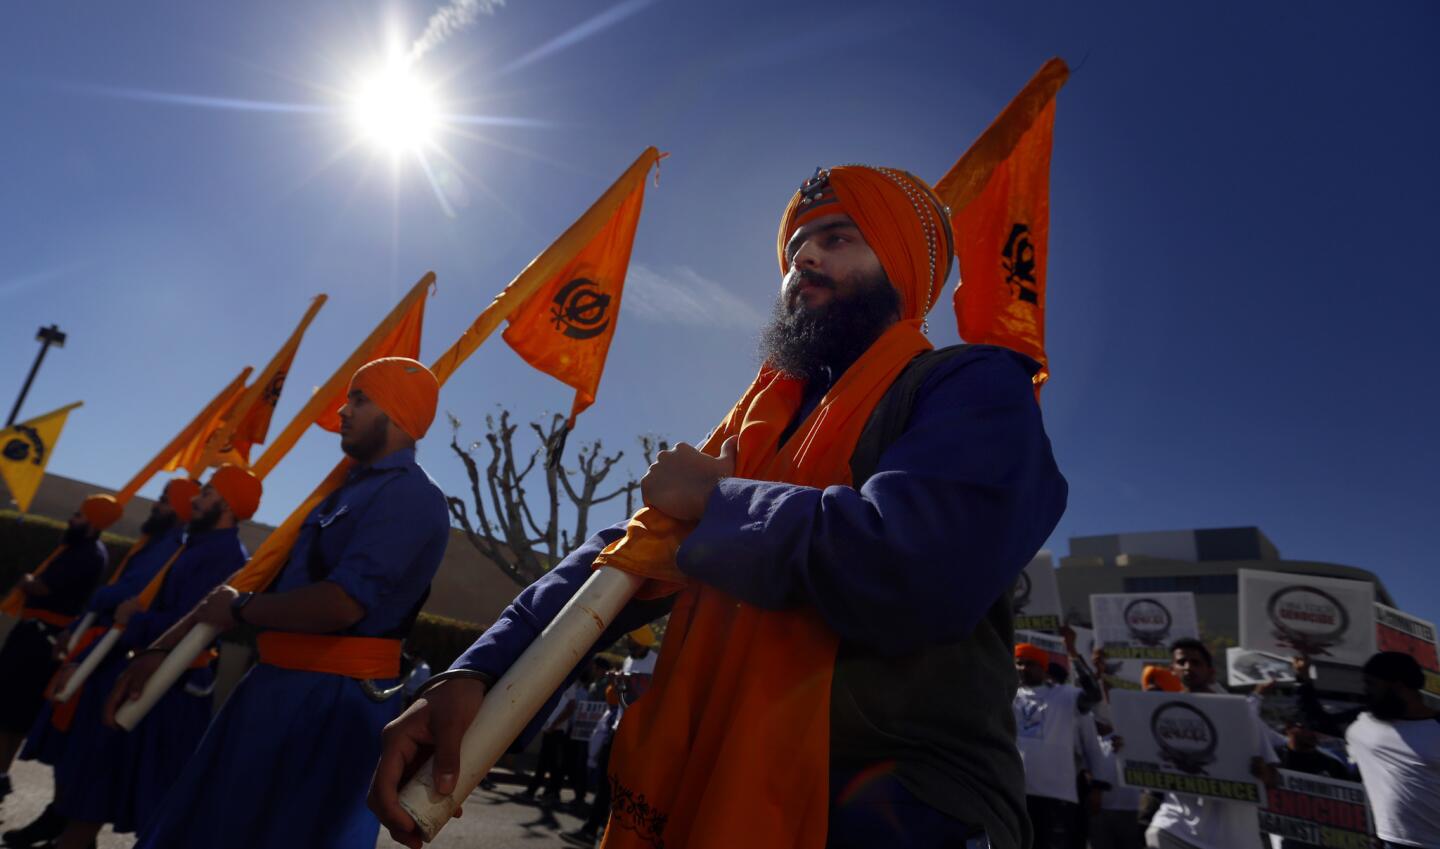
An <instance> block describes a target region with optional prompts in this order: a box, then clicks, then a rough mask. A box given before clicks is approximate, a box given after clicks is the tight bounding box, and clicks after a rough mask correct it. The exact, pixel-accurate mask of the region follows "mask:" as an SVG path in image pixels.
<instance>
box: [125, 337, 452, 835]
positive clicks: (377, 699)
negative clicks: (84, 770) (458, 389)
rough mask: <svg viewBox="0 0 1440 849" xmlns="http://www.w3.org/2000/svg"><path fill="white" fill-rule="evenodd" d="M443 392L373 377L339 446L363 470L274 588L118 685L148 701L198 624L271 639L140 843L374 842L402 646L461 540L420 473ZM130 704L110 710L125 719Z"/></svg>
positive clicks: (396, 361)
mask: <svg viewBox="0 0 1440 849" xmlns="http://www.w3.org/2000/svg"><path fill="white" fill-rule="evenodd" d="M438 395H439V386H438V383H437V382H436V380H435V376H434V375H433V374H432V373H431V372H430V370H429V369H427V368H425V366H424V365H422V364H420V363H418V362H416V361H414V360H410V359H405V358H400V357H387V358H384V359H380V360H376V361H373V362H371V363H368V364H366V365H365V366H363V367H361V368H360V369H359V370H358V371H357V372H356V373H355V376H354V378H353V379H352V381H351V383H350V389H349V393H348V395H347V401H346V405H345V406H344V407H342V408H341V410H340V421H341V426H340V447H341V448H342V449H343V450H344V451H345V453H347V454H349V455H350V456H351V457H352V458H354V460H355V461H356V465H355V466H354V468H352V469H351V471H350V474H349V476H348V478H347V479H346V482H345V483H344V485H343V486H341V487H340V488H339V489H338V490H336V491H335V492H334V493H332V494H331V495H330V496H329V497H327V498H326V499H325V500H324V501H322V502H321V503H320V504H319V505H318V506H317V507H316V508H315V509H314V510H312V511H311V512H310V514H309V515H308V516H307V517H306V519H305V522H304V525H303V527H302V528H301V530H300V535H299V538H298V539H297V540H296V542H295V545H294V547H293V548H292V549H291V550H290V552H289V558H288V560H287V562H286V563H285V565H284V568H283V570H282V571H281V573H280V576H279V578H278V579H277V580H276V582H275V584H274V585H273V586H272V587H271V588H270V590H269V591H267V592H265V593H257V594H250V593H245V594H241V593H239V592H237V591H236V590H235V589H234V588H233V587H230V586H221V587H219V588H217V589H216V590H215V591H214V592H212V593H211V594H210V595H209V596H208V597H206V598H205V600H204V601H203V602H201V604H200V605H199V606H198V607H196V608H195V609H194V610H192V611H191V612H190V614H189V615H188V616H187V617H186V618H185V619H184V620H182V621H181V622H180V624H179V625H177V626H176V627H174V628H172V629H171V630H170V631H169V632H167V633H166V634H165V635H164V636H162V637H161V638H160V639H159V640H158V641H157V642H156V643H155V647H156V648H158V649H159V650H161V651H155V652H149V653H146V654H143V655H140V656H139V657H137V658H136V660H135V663H134V664H133V665H132V666H131V667H130V669H129V670H128V671H127V672H126V674H125V676H124V677H123V678H122V680H121V681H120V683H119V684H118V685H117V690H116V693H117V697H118V698H138V696H139V695H140V693H141V692H142V691H143V689H144V683H145V680H146V679H147V678H148V677H149V676H150V675H152V674H153V673H154V671H155V669H156V668H157V667H158V666H159V658H160V655H161V652H163V650H165V649H168V648H170V647H172V646H173V645H174V644H175V643H177V642H179V640H180V639H181V638H182V637H183V636H184V635H185V633H187V632H188V631H189V630H190V628H191V627H192V626H194V625H195V624H198V623H208V624H211V625H213V626H215V627H217V628H219V629H220V630H222V631H225V630H229V629H231V628H234V627H236V626H237V625H238V624H241V623H244V624H248V625H250V626H252V627H254V628H257V629H259V630H260V634H259V637H258V638H257V641H256V642H257V645H258V648H259V653H260V662H259V664H258V665H257V666H255V667H254V668H253V669H251V670H250V672H249V674H248V675H246V677H245V678H244V680H242V681H241V682H240V684H239V685H238V686H237V687H236V689H235V692H234V693H232V694H231V696H230V698H229V700H228V701H227V702H226V703H225V707H224V708H223V709H222V710H221V711H220V713H219V714H217V715H216V717H215V720H214V722H212V723H211V725H210V728H209V730H208V731H206V733H205V737H204V739H203V740H202V741H201V742H200V747H199V748H198V749H197V750H196V751H195V754H194V756H193V757H191V759H190V762H189V763H188V764H187V765H186V767H185V771H184V773H183V774H182V776H181V777H180V779H179V781H178V782H177V783H176V785H175V787H174V789H173V791H172V792H171V793H170V795H169V796H168V797H167V798H166V801H165V804H164V806H163V807H162V809H161V810H160V812H159V814H158V815H157V816H156V818H155V821H154V822H153V823H152V824H151V825H150V826H148V827H147V828H146V829H145V830H144V831H142V832H141V834H140V840H139V842H138V843H137V846H138V847H144V849H160V848H161V847H164V849H188V847H194V846H205V847H209V849H240V847H244V849H269V848H270V847H291V846H305V847H355V846H374V845H375V838H376V835H377V833H378V831H379V823H377V822H376V820H375V818H374V817H373V816H372V815H371V814H370V812H369V811H368V810H366V808H365V787H366V785H367V783H368V782H369V780H370V773H371V770H372V769H373V767H374V764H375V760H376V758H378V757H379V745H380V730H381V728H382V727H383V726H384V725H385V723H386V722H388V721H389V720H390V719H392V718H394V716H395V715H396V714H397V713H398V712H399V710H400V707H401V705H400V701H401V700H400V695H399V692H400V690H401V689H402V686H401V685H402V684H403V682H402V680H401V678H400V648H401V641H402V639H403V638H404V637H405V636H406V634H407V633H408V632H409V630H410V627H411V625H413V623H414V621H415V618H416V616H417V615H418V614H419V612H420V607H421V605H422V604H423V603H424V601H425V598H426V596H427V594H428V590H429V586H430V581H431V579H432V578H433V577H434V575H435V571H436V569H438V568H439V566H440V559H441V557H442V556H443V555H444V553H445V544H446V542H447V541H448V539H449V518H448V513H447V511H446V506H445V496H444V494H443V493H442V492H441V491H440V488H439V487H437V486H436V485H435V483H434V481H432V480H431V479H430V476H429V475H427V474H426V473H425V471H424V470H423V469H421V468H420V466H419V465H418V464H417V463H416V462H415V443H416V441H418V440H419V439H420V438H421V437H423V436H424V435H425V432H426V430H428V429H429V427H430V423H431V422H432V421H433V420H434V417H435V408H436V402H437V399H438ZM118 706H119V703H118V699H112V701H111V704H110V706H109V708H110V711H111V715H112V716H113V713H114V710H115V709H116V708H117V707H118ZM317 769H320V770H321V772H320V773H317V772H316V770H317Z"/></svg>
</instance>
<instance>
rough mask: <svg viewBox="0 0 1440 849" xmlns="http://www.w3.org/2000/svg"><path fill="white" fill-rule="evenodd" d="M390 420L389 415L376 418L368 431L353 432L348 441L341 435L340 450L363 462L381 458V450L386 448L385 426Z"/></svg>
mask: <svg viewBox="0 0 1440 849" xmlns="http://www.w3.org/2000/svg"><path fill="white" fill-rule="evenodd" d="M389 422H390V419H389V417H382V418H378V419H376V420H375V426H374V427H372V428H371V429H370V431H369V432H368V433H351V434H350V441H349V442H348V443H347V442H346V441H345V438H344V437H341V438H340V450H341V451H344V452H345V453H346V454H349V455H350V456H351V457H352V458H354V459H355V461H356V462H358V463H362V464H363V463H369V462H371V461H372V460H378V459H380V452H381V451H384V450H385V426H386V425H387V424H389Z"/></svg>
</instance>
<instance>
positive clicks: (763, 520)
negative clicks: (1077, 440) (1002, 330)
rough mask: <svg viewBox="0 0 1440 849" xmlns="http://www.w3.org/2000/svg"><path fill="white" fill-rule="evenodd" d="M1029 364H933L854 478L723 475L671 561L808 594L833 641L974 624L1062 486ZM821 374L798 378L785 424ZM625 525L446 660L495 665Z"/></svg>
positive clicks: (946, 635) (660, 604) (688, 569)
mask: <svg viewBox="0 0 1440 849" xmlns="http://www.w3.org/2000/svg"><path fill="white" fill-rule="evenodd" d="M1034 368H1035V364H1034V363H1033V361H1030V360H1028V359H1027V358H1025V357H1022V356H1020V355H1018V354H1015V353H1013V352H1010V351H1006V350H1004V349H1001V348H994V347H989V346H980V345H977V346H971V347H970V348H969V350H968V351H967V352H965V353H964V354H963V355H960V356H955V357H952V358H950V359H948V360H946V361H945V362H944V363H943V364H941V365H939V366H937V367H936V368H934V369H933V370H932V371H931V372H930V374H929V375H928V376H927V377H926V379H925V380H924V382H923V383H922V384H921V386H920V387H919V390H918V392H917V394H916V399H915V405H914V407H913V410H912V412H911V415H910V418H909V420H908V423H907V425H906V428H905V430H904V432H903V433H902V434H901V435H900V436H899V437H898V438H897V439H896V440H895V441H894V442H893V443H891V444H890V445H889V447H888V448H887V449H886V450H885V451H884V453H883V454H882V455H881V457H880V460H879V462H878V464H877V465H876V468H875V471H874V472H873V474H872V475H871V476H870V478H869V479H868V480H866V481H865V482H864V483H863V484H862V485H861V486H860V487H859V488H856V487H850V486H829V487H824V488H819V487H809V486H799V485H796V484H789V483H776V482H772V481H760V480H746V479H742V478H728V479H725V480H723V481H721V482H720V484H719V485H718V486H717V487H716V488H715V491H714V492H713V493H712V495H711V496H710V499H709V501H708V502H707V504H706V506H705V512H704V514H703V515H702V517H701V519H700V521H699V523H698V524H697V525H696V527H695V529H694V531H692V532H691V534H690V535H689V536H688V537H687V538H686V539H685V542H684V543H683V544H682V545H681V546H680V550H679V552H678V553H677V555H676V565H677V566H678V567H679V568H680V570H681V571H682V572H684V573H685V574H687V575H689V576H690V577H692V578H694V579H696V580H699V581H703V582H704V583H706V584H709V585H711V586H715V587H718V588H719V589H721V590H722V591H724V592H726V593H728V594H730V595H733V596H734V597H736V598H737V599H739V600H741V601H744V602H746V603H749V604H753V605H755V606H757V607H761V608H766V609H782V608H791V607H795V606H798V605H808V606H810V607H813V608H814V609H815V610H817V611H818V612H819V613H820V615H821V616H822V617H824V619H825V621H826V623H827V624H829V625H830V626H831V627H832V628H833V629H834V630H835V632H836V633H837V634H838V636H839V637H840V639H841V640H842V641H845V642H849V643H854V644H857V645H862V646H865V647H867V649H869V650H872V651H875V652H878V653H888V654H895V655H900V654H903V653H906V652H910V651H914V650H917V649H918V648H920V647H924V646H930V645H941V644H945V643H947V642H952V641H954V640H956V639H959V638H962V637H964V636H966V635H968V634H970V633H971V632H972V631H974V629H975V627H976V625H977V624H978V623H979V622H980V620H981V619H982V618H983V617H984V616H985V615H986V613H987V612H988V611H989V610H990V608H991V606H992V605H993V604H994V603H995V602H996V600H997V599H998V598H1000V596H1001V595H1003V594H1004V593H1005V592H1006V591H1008V590H1009V588H1010V587H1011V586H1013V584H1014V582H1015V580H1016V579H1017V577H1018V576H1019V574H1020V572H1021V571H1022V570H1023V569H1024V568H1025V565H1026V563H1028V562H1029V560H1030V558H1031V557H1032V556H1033V555H1034V554H1035V552H1036V551H1037V550H1038V549H1039V548H1040V546H1041V545H1043V544H1044V542H1045V539H1046V538H1047V537H1048V536H1049V534H1050V532H1051V531H1052V530H1053V529H1054V528H1055V525H1056V523H1057V522H1058V521H1059V519H1060V516H1061V514H1062V513H1063V512H1064V509H1065V502H1066V498H1067V494H1068V487H1067V484H1066V482H1065V479H1064V478H1063V477H1062V476H1061V474H1060V471H1059V469H1058V468H1057V467H1056V464H1055V460H1054V457H1053V455H1052V452H1051V449H1050V442H1049V439H1048V438H1047V437H1046V435H1045V431H1044V427H1043V424H1042V421H1041V417H1040V411H1039V408H1038V407H1037V406H1036V405H1035V403H1034V400H1033V394H1032V393H1033V389H1032V387H1031V383H1030V375H1031V374H1032V373H1033V371H1034ZM828 386H829V384H828V383H825V382H820V381H816V382H815V383H813V384H812V385H811V386H808V387H807V391H806V395H805V399H804V403H803V404H802V406H801V408H800V409H799V410H798V411H797V413H796V415H795V418H794V419H793V420H792V424H791V430H792V431H793V429H794V428H795V426H796V424H798V423H799V422H800V421H802V420H803V419H804V418H805V416H806V415H807V414H808V413H809V412H810V410H812V409H814V407H815V405H816V404H817V403H818V401H819V400H820V399H821V397H822V396H823V394H824V392H825V390H826V389H828ZM623 533H624V525H623V524H622V525H616V526H614V527H611V528H607V529H605V530H603V531H601V532H600V533H598V534H596V535H595V536H594V537H592V538H591V539H590V540H588V541H587V542H586V543H585V544H584V545H582V546H581V547H580V548H578V549H577V550H576V551H574V552H573V553H572V554H571V555H570V556H569V557H567V558H565V559H564V560H563V561H562V562H561V563H560V564H559V565H558V566H556V567H555V568H554V569H552V570H550V571H549V572H547V573H546V574H545V576H544V577H542V578H540V579H539V580H538V581H536V582H535V583H534V584H532V585H531V586H530V587H528V588H527V589H525V590H524V591H523V592H521V593H520V595H519V596H518V597H516V599H515V601H514V602H513V603H512V604H511V605H510V606H509V607H508V608H506V610H505V612H504V613H502V614H501V615H500V618H499V619H498V620H497V621H496V622H495V624H494V625H492V626H491V627H490V628H489V629H487V630H486V632H485V633H484V634H482V635H481V636H480V638H479V639H478V640H476V642H475V644H474V645H472V646H471V647H470V649H469V650H467V651H466V652H465V654H463V655H461V657H460V658H459V659H458V660H456V661H455V663H454V665H453V666H452V667H451V668H453V669H469V670H473V671H477V672H482V673H484V674H486V675H489V676H492V677H496V678H498V677H499V676H500V675H501V674H503V673H504V672H505V670H506V669H508V668H509V667H510V665H511V664H512V663H513V662H514V661H515V659H516V658H518V657H519V656H520V654H521V652H523V651H524V650H525V648H526V647H527V646H529V645H530V643H531V642H532V641H533V640H534V639H535V637H537V636H538V635H539V634H540V632H541V631H542V630H543V629H544V628H545V626H547V625H548V624H550V622H551V620H553V619H554V618H555V616H556V614H557V613H559V611H560V609H561V608H562V607H563V606H564V605H565V603H566V602H568V601H569V600H570V598H571V597H572V596H573V595H574V594H575V592H576V591H577V590H578V589H579V588H580V585H581V584H583V583H584V582H585V580H586V579H587V578H588V577H589V576H590V571H591V563H592V561H594V559H595V557H596V556H597V555H598V554H599V553H600V551H601V550H602V549H603V548H605V546H607V545H609V544H610V543H611V542H614V541H615V540H617V539H619V538H620V536H621V535H622V534H623ZM667 610H668V602H667V601H665V600H660V601H646V602H631V603H630V604H629V605H627V606H626V608H625V609H624V610H622V611H621V613H620V615H619V616H617V617H616V620H615V622H614V623H613V624H612V625H611V627H610V628H609V629H608V630H607V631H606V632H605V634H603V635H602V636H601V638H600V639H599V640H598V641H597V642H596V647H597V648H603V647H605V646H607V645H609V644H610V643H612V642H613V641H614V640H616V639H619V638H620V637H621V636H623V635H624V634H625V633H626V632H627V631H630V630H633V629H634V628H637V627H639V626H640V625H643V624H645V623H646V622H649V621H651V620H653V619H655V618H657V617H658V616H659V615H661V614H663V613H664V612H666V611H667ZM776 650H777V651H783V647H777V649H776ZM586 663H588V658H586V659H582V661H581V663H580V664H579V665H577V667H576V670H577V671H578V669H579V668H580V667H581V666H583V665H585V664H586ZM574 674H576V673H574V672H572V677H573V676H574ZM562 689H563V687H562ZM555 700H556V697H555V696H552V698H551V705H553V704H554V702H555ZM550 709H551V708H550V706H547V707H546V708H544V709H543V710H541V711H540V712H539V714H538V715H537V718H536V720H535V721H533V722H532V723H531V724H530V726H529V727H528V728H527V729H526V731H525V733H524V734H522V735H521V737H520V740H519V741H518V743H517V745H523V744H524V743H525V742H526V741H527V740H528V739H529V738H530V737H531V736H533V734H534V733H535V732H536V731H537V730H538V726H539V724H540V719H541V718H543V717H545V716H547V715H548V714H549V711H550Z"/></svg>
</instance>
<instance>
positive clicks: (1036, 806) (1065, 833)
mask: <svg viewBox="0 0 1440 849" xmlns="http://www.w3.org/2000/svg"><path fill="white" fill-rule="evenodd" d="M1072 654H1073V652H1072ZM1049 662H1050V655H1049V653H1048V652H1046V651H1045V650H1044V649H1042V648H1039V647H1038V646H1034V645H1031V644H1030V643H1021V644H1019V645H1017V646H1016V647H1015V671H1016V674H1017V675H1018V676H1019V677H1020V686H1019V687H1018V688H1017V689H1016V690H1015V701H1014V703H1013V707H1014V710H1015V744H1016V747H1017V748H1019V750H1020V760H1021V761H1023V762H1024V764H1025V807H1026V811H1027V813H1028V814H1029V815H1030V823H1031V826H1032V827H1033V829H1034V833H1035V837H1034V843H1033V844H1032V846H1033V847H1034V849H1068V847H1069V846H1070V843H1071V841H1072V840H1073V839H1074V836H1075V832H1076V830H1077V829H1078V828H1079V827H1080V821H1079V813H1080V807H1079V804H1078V803H1079V799H1078V798H1077V796H1076V792H1075V777H1076V769H1075V749H1076V743H1077V742H1078V741H1081V737H1080V736H1079V726H1078V724H1077V719H1078V717H1079V716H1080V715H1081V714H1083V713H1087V712H1089V710H1090V708H1091V707H1092V706H1093V705H1094V704H1095V702H1096V701H1098V698H1099V690H1098V688H1094V685H1093V681H1091V682H1089V683H1090V686H1089V687H1087V689H1085V690H1082V689H1079V688H1077V687H1069V686H1064V685H1058V684H1054V683H1052V682H1051V681H1049V680H1048V679H1047V676H1046V671H1047V669H1046V668H1047V666H1048V665H1049ZM1076 680H1079V681H1082V682H1085V681H1087V679H1086V678H1085V677H1082V676H1079V675H1077V676H1076ZM1092 688H1093V689H1092ZM1094 748H1095V747H1094V746H1090V747H1082V749H1085V750H1086V751H1090V750H1093V749H1094ZM1092 772H1093V767H1092Z"/></svg>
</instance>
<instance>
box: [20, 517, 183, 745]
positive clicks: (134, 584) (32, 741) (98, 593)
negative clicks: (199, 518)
mask: <svg viewBox="0 0 1440 849" xmlns="http://www.w3.org/2000/svg"><path fill="white" fill-rule="evenodd" d="M183 532H184V529H183V527H175V528H172V529H171V530H170V531H168V532H166V533H165V534H163V535H161V536H159V537H156V538H155V539H152V540H150V541H149V542H147V543H146V544H145V547H144V548H142V549H140V550H139V551H137V552H135V556H134V557H131V558H130V562H129V563H128V564H126V566H125V571H124V572H123V573H121V575H120V578H119V580H117V581H115V583H113V584H106V585H104V586H102V587H100V588H99V589H97V590H95V593H94V594H93V595H91V596H90V602H89V603H88V604H87V605H86V606H85V612H86V613H94V614H95V627H109V626H110V624H111V623H112V622H114V621H115V608H117V607H119V606H120V603H121V602H123V601H125V600H126V599H128V598H133V597H135V596H137V595H139V594H140V592H141V591H142V590H144V589H145V585H146V584H148V583H150V579H151V578H153V577H155V573H156V572H159V571H160V568H161V567H162V566H164V565H165V563H166V562H167V561H169V560H170V556H171V555H172V554H174V553H175V551H176V550H177V549H179V548H180V542H181V539H182V537H183V535H184V533H183ZM77 624H78V623H77ZM93 648H94V645H93V644H92V645H90V646H86V647H85V649H84V650H82V651H80V652H79V653H77V654H76V655H75V656H74V657H73V658H71V661H72V662H74V663H79V662H81V661H83V660H84V659H85V658H86V657H87V656H88V655H89V654H90V651H91V649H93ZM72 698H73V697H72ZM54 713H55V706H54V704H52V703H49V702H47V703H46V704H45V707H44V708H42V709H41V710H40V715H39V716H38V717H36V718H35V724H34V725H33V726H31V727H30V734H29V736H27V737H26V738H25V747H24V748H23V749H21V750H20V759H21V760H27V761H28V760H36V761H39V762H40V763H43V764H48V765H49V766H55V765H56V764H57V763H58V762H59V760H60V754H61V752H63V751H64V750H65V749H64V747H65V738H66V737H67V736H68V735H67V733H66V732H64V731H61V730H60V729H58V728H56V727H55V726H54V725H51V724H50V718H51V717H52V716H53V715H54Z"/></svg>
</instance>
